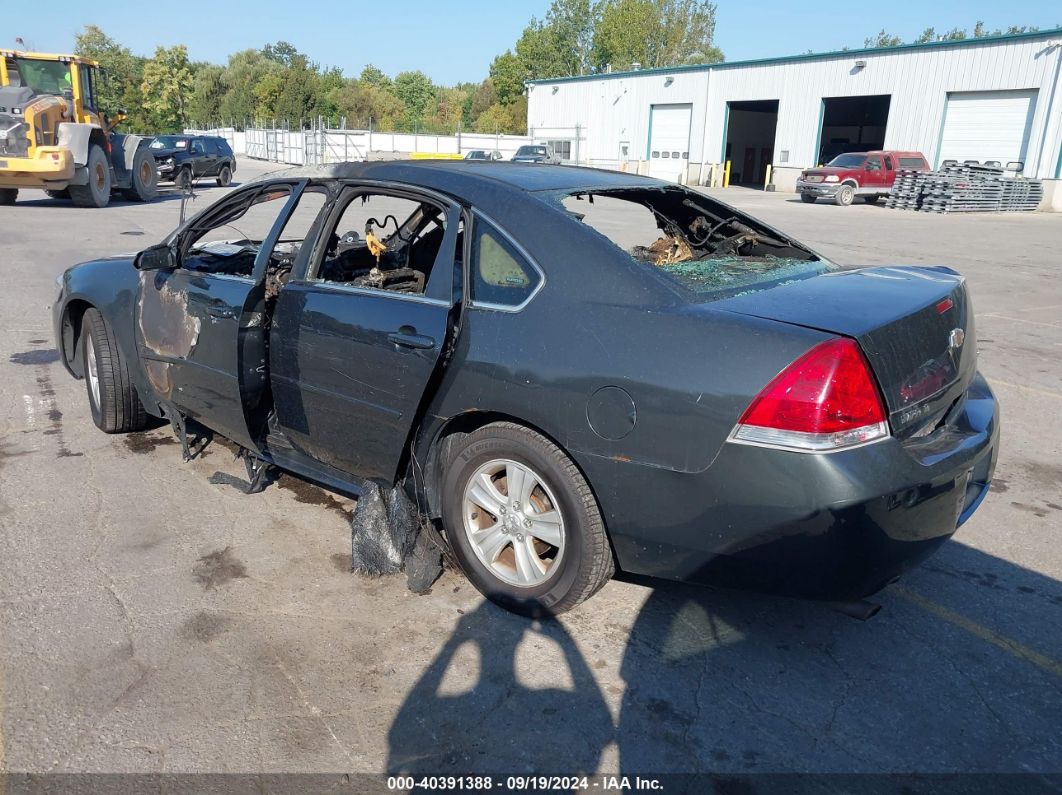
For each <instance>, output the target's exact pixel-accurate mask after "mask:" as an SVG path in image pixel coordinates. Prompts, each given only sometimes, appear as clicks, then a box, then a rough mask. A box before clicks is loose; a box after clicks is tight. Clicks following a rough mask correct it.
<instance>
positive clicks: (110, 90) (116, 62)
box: [74, 25, 151, 132]
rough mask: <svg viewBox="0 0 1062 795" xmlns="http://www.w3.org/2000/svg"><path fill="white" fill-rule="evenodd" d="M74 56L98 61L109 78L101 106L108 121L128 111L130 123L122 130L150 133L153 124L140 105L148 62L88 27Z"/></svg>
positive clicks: (76, 43)
mask: <svg viewBox="0 0 1062 795" xmlns="http://www.w3.org/2000/svg"><path fill="white" fill-rule="evenodd" d="M74 52H75V53H77V54H78V55H81V56H84V57H85V58H91V59H92V60H94V61H99V63H100V67H101V68H102V69H103V71H104V73H105V75H106V78H105V79H104V80H103V81H102V82H101V84H100V86H99V106H100V110H102V111H103V112H104V113H105V114H106V115H107V116H108V117H109V118H114V117H115V116H116V115H117V114H118V112H119V111H121V110H125V111H126V112H127V113H128V114H129V120H128V121H127V122H126V123H125V125H124V126H123V129H128V130H130V131H138V132H148V131H150V128H151V120H150V117H149V116H148V114H146V113H145V112H144V111H143V109H142V107H141V104H140V83H141V82H142V81H143V79H144V62H145V60H146V59H145V58H141V57H139V56H136V55H133V53H132V52H130V50H129V48H128V47H123V46H121V45H120V44H118V42H116V41H115V40H114V39H112V38H111V37H110V36H108V35H107V34H106V33H104V32H103V31H102V30H101V29H100V28H98V27H97V26H95V25H86V26H85V27H84V28H83V29H82V31H81V32H80V33H78V34H77V35H76V36H75V37H74Z"/></svg>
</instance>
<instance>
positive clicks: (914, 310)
mask: <svg viewBox="0 0 1062 795" xmlns="http://www.w3.org/2000/svg"><path fill="white" fill-rule="evenodd" d="M713 307H715V308H717V309H723V310H726V311H729V312H737V313H739V314H744V315H752V316H755V317H761V318H768V319H771V320H778V321H781V322H783V323H792V324H794V325H798V326H804V327H807V328H814V329H818V330H820V331H827V332H831V333H834V334H840V335H844V336H846V337H852V338H853V339H855V340H856V341H857V342H858V343H859V345H860V347H861V348H862V349H863V353H864V354H865V355H866V357H867V360H868V361H869V362H870V366H871V369H872V370H873V371H874V375H875V376H876V378H877V380H878V384H879V386H880V387H881V391H882V396H883V397H884V398H885V404H886V407H887V409H888V411H889V424H890V426H891V427H892V431H893V433H894V434H895V435H896V436H899V437H906V436H912V435H922V434H923V433H928V432H930V431H931V430H932V429H933V428H934V427H936V425H937V424H938V423H939V422H940V420H941V419H942V418H943V417H944V415H945V414H947V412H948V410H949V409H950V408H951V407H952V405H953V404H954V403H955V401H956V400H958V399H959V397H960V396H961V395H962V394H963V393H964V392H965V391H966V388H967V387H968V386H969V384H970V381H971V380H973V377H974V374H975V372H976V370H977V345H976V339H975V333H974V322H973V310H972V307H971V306H970V302H969V298H968V296H967V291H966V283H965V280H964V279H963V277H961V276H960V275H959V274H957V273H956V272H955V271H953V270H951V269H950V268H925V267H881V268H864V269H860V270H847V271H835V272H832V273H826V274H822V275H820V276H815V277H813V278H810V279H803V280H801V281H796V282H790V283H789V284H783V285H781V286H778V287H774V288H771V289H767V290H759V291H756V292H752V293H747V294H745V295H740V296H736V297H734V298H729V299H725V300H722V301H718V302H716V303H715V304H713Z"/></svg>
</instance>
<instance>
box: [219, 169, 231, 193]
mask: <svg viewBox="0 0 1062 795" xmlns="http://www.w3.org/2000/svg"><path fill="white" fill-rule="evenodd" d="M230 182H232V169H231V168H229V167H228V166H227V165H225V166H222V167H221V171H219V172H218V187H219V188H227V187H228V186H229V183H230Z"/></svg>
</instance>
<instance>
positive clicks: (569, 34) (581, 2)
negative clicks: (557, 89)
mask: <svg viewBox="0 0 1062 795" xmlns="http://www.w3.org/2000/svg"><path fill="white" fill-rule="evenodd" d="M597 17H598V14H597V6H596V5H595V4H593V3H591V2H590V0H553V3H552V5H551V6H550V7H549V11H547V12H546V18H545V20H538V19H535V18H532V19H531V22H530V23H529V24H528V25H527V27H526V28H524V32H523V34H522V35H521V36H520V38H519V39H518V40H517V42H516V54H517V56H519V58H520V60H521V61H523V65H524V73H525V75H526V76H527V77H530V78H532V79H539V78H545V77H561V76H564V75H580V74H586V73H587V72H589V71H590V68H591V66H592V64H593V60H592V57H593V42H594V27H595V25H596V23H597Z"/></svg>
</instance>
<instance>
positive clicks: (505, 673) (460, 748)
mask: <svg viewBox="0 0 1062 795" xmlns="http://www.w3.org/2000/svg"><path fill="white" fill-rule="evenodd" d="M613 734H614V732H613V721H612V716H611V714H610V712H609V709H608V706H607V704H606V703H605V698H604V695H603V693H602V692H601V689H600V688H599V686H598V684H597V681H596V680H595V678H594V676H593V675H592V673H591V672H590V669H589V667H588V666H587V664H586V661H585V660H584V659H583V656H582V654H581V653H580V652H579V650H578V648H577V647H576V645H575V642H574V641H573V640H572V638H571V636H570V635H569V634H568V632H567V630H566V629H565V628H564V626H563V624H561V623H560V622H557V621H545V622H532V621H529V620H528V619H526V618H522V617H520V616H515V615H512V614H511V613H508V612H506V611H504V610H502V609H501V608H499V607H497V606H495V605H494V604H493V603H491V602H489V601H484V602H483V603H482V604H480V605H479V606H478V607H477V608H476V609H475V610H474V611H472V612H471V613H468V614H466V615H465V616H463V617H462V618H461V620H460V621H459V622H458V625H457V628H456V630H455V631H454V632H453V634H452V635H451V636H450V638H449V639H448V640H447V642H446V644H445V645H444V646H443V648H442V650H441V651H440V652H439V654H438V655H437V656H436V658H435V659H434V660H433V661H432V662H431V664H430V665H429V667H428V670H427V671H426V672H425V673H424V675H423V676H422V677H421V678H420V680H419V681H418V682H417V684H416V685H415V686H414V688H413V690H412V691H410V693H409V694H408V695H407V696H406V699H405V701H404V702H403V704H402V707H401V709H400V710H399V712H398V715H397V716H396V718H395V720H394V723H393V724H392V726H391V729H390V731H389V733H388V748H389V756H388V761H387V773H388V775H404V776H410V775H411V776H417V777H419V776H421V775H428V776H446V775H461V776H467V775H472V774H484V773H492V774H495V775H506V776H507V775H521V774H522V775H529V774H533V773H561V772H563V773H564V774H566V775H576V774H580V773H581V774H592V773H594V772H596V771H597V769H598V766H599V762H600V759H601V754H602V751H603V750H604V749H605V747H606V746H607V745H608V744H609V743H611V742H612V739H613Z"/></svg>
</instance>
